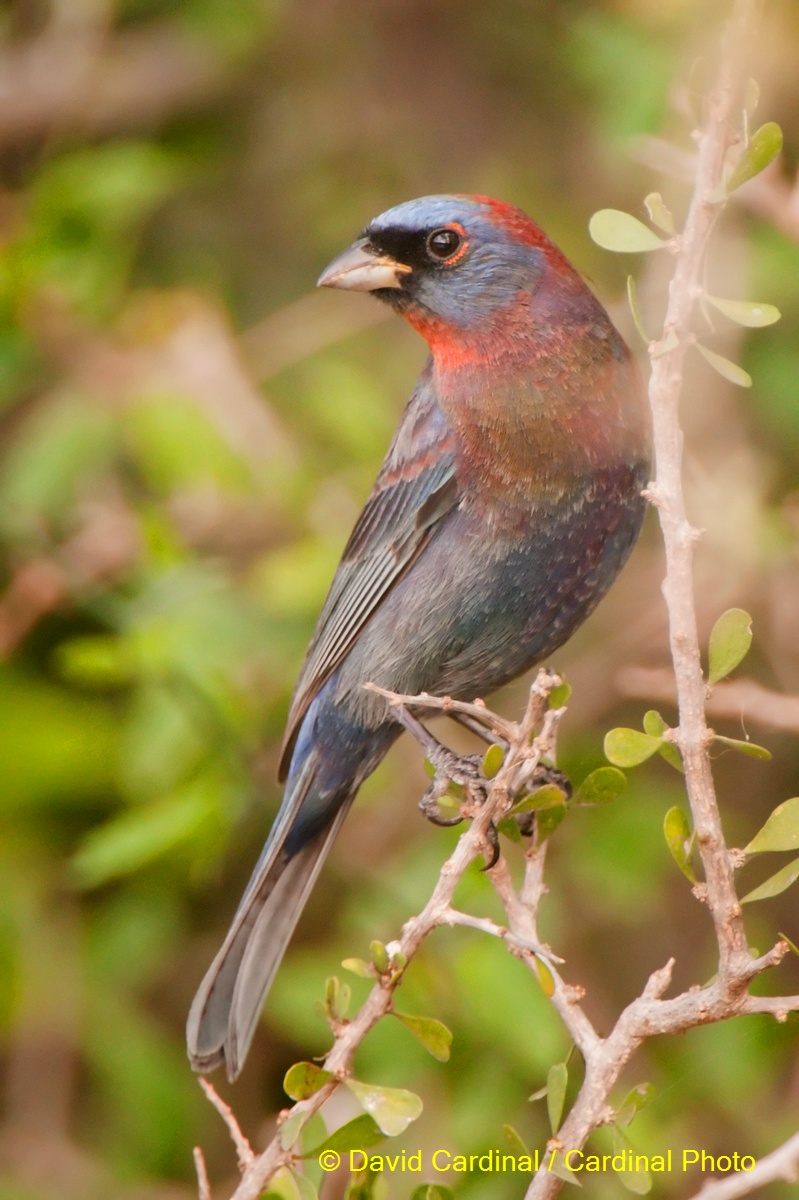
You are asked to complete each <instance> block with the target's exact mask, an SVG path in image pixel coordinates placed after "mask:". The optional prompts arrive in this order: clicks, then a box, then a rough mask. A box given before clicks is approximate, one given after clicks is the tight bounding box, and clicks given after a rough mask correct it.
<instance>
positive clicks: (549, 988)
mask: <svg viewBox="0 0 799 1200" xmlns="http://www.w3.org/2000/svg"><path fill="white" fill-rule="evenodd" d="M535 969H536V973H537V975H538V982H539V983H540V984H541V991H542V992H543V993H544V995H545V996H554V995H555V977H554V975H553V974H552V972H551V971H550V969H549V967H548V966H547V964H546V963H545V962H544V960H543V959H542V958H537V959H536V960H535Z"/></svg>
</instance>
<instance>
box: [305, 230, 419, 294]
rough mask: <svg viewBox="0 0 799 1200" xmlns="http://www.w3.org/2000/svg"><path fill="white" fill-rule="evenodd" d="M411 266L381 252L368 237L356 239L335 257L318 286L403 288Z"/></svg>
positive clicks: (354, 289)
mask: <svg viewBox="0 0 799 1200" xmlns="http://www.w3.org/2000/svg"><path fill="white" fill-rule="evenodd" d="M411 270H412V268H411V267H408V266H406V265H405V263H400V262H397V261H396V259H393V258H391V257H390V256H389V255H388V254H379V253H378V252H377V251H376V250H375V249H374V247H373V246H372V244H371V242H370V241H369V239H368V238H360V239H359V240H358V241H357V242H353V244H352V245H351V246H350V247H349V249H348V250H345V251H344V253H343V254H339V256H338V258H334V259H333V261H332V263H331V264H330V266H329V267H326V268H325V270H324V271H323V272H322V274H321V275H320V276H319V279H318V280H317V283H316V286H317V287H333V288H343V289H344V290H345V291H349V292H374V291H377V289H378V288H400V287H402V277H403V276H404V275H410V273H411Z"/></svg>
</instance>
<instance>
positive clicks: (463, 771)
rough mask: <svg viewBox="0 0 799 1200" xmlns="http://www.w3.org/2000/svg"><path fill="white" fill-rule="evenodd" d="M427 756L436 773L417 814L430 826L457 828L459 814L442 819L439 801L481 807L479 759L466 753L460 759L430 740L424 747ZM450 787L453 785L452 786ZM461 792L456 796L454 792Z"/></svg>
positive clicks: (484, 789)
mask: <svg viewBox="0 0 799 1200" xmlns="http://www.w3.org/2000/svg"><path fill="white" fill-rule="evenodd" d="M425 750H426V751H427V757H428V759H429V760H430V762H431V763H432V764H433V766H434V767H435V770H436V777H435V779H434V780H433V782H432V783H431V784H430V787H429V788H428V789H427V791H426V792H425V794H424V795H423V796H422V798H421V800H420V801H419V811H420V813H422V815H423V816H424V817H426V818H427V820H428V821H430V822H432V824H433V825H445V826H446V825H459V824H460V822H461V821H462V820H463V814H462V813H460V812H459V813H458V815H457V816H454V817H445V816H442V814H441V806H440V801H441V800H442V798H443V797H445V796H448V797H450V798H451V799H452V801H453V802H455V803H458V804H460V803H461V802H462V801H471V803H473V804H484V803H485V801H486V797H487V796H488V788H487V787H486V780H485V776H484V775H483V773H482V771H481V769H480V768H481V765H482V762H483V760H482V757H481V756H480V755H479V754H469V755H467V756H466V757H464V758H461V757H460V756H459V755H457V754H453V752H452V751H451V750H448V749H447V747H446V746H442V745H441V743H440V742H437V741H436V740H435V738H433V737H430V744H428V745H426V746H425ZM453 785H454V786H453ZM459 792H460V793H462V794H461V795H458V793H459Z"/></svg>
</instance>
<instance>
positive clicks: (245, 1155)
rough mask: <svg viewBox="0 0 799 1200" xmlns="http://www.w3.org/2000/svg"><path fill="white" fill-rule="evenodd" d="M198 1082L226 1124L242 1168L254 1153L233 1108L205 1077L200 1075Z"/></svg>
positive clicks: (252, 1158) (241, 1168)
mask: <svg viewBox="0 0 799 1200" xmlns="http://www.w3.org/2000/svg"><path fill="white" fill-rule="evenodd" d="M198 1083H199V1085H200V1087H201V1088H202V1090H203V1091H204V1092H205V1095H206V1097H207V1098H208V1100H210V1102H211V1103H212V1104H213V1106H214V1108H215V1109H216V1111H217V1112H218V1113H219V1115H220V1117H221V1118H222V1120H223V1121H224V1122H225V1124H226V1125H227V1127H228V1132H229V1134H230V1138H231V1141H232V1142H233V1145H234V1146H235V1147H236V1154H237V1155H238V1159H239V1169H240V1170H244V1169H245V1167H248V1166H249V1165H250V1164H251V1163H252V1162H253V1160H254V1159H255V1154H254V1152H253V1148H252V1146H251V1145H250V1143H249V1142H248V1140H247V1138H246V1137H245V1136H244V1134H243V1133H242V1132H241V1127H240V1126H239V1123H238V1121H237V1120H236V1118H235V1116H234V1115H233V1109H232V1108H231V1107H230V1105H229V1104H225V1101H224V1100H223V1099H222V1097H221V1096H220V1095H219V1092H218V1091H217V1090H216V1088H215V1087H214V1086H213V1084H211V1083H209V1082H208V1080H207V1079H203V1078H202V1076H201V1077H200V1079H199V1080H198Z"/></svg>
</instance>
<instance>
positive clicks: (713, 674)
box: [707, 608, 752, 687]
mask: <svg viewBox="0 0 799 1200" xmlns="http://www.w3.org/2000/svg"><path fill="white" fill-rule="evenodd" d="M751 645H752V618H751V617H750V615H749V613H748V612H746V611H745V610H744V609H743V608H728V609H727V611H726V612H724V613H722V614H721V616H720V617H719V619H718V620H717V621H716V623H715V625H714V626H713V628H712V630H711V631H710V643H709V646H708V675H707V681H708V683H709V684H710V686H711V687H713V686H714V685H715V684H717V683H718V682H719V680H720V679H724V678H725V677H726V676H727V675H729V674H730V672H731V671H734V670H735V668H736V667H737V666H738V664H739V663H740V662H742V661H743V659H744V658H746V655H747V654H748V652H749V647H750V646H751Z"/></svg>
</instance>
